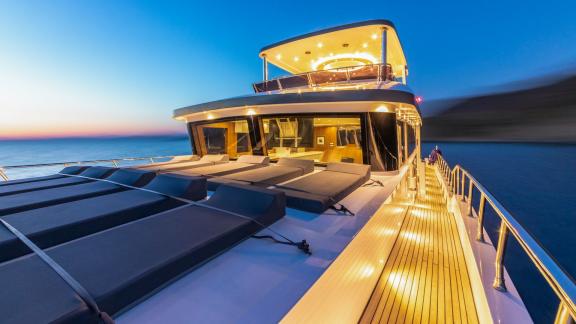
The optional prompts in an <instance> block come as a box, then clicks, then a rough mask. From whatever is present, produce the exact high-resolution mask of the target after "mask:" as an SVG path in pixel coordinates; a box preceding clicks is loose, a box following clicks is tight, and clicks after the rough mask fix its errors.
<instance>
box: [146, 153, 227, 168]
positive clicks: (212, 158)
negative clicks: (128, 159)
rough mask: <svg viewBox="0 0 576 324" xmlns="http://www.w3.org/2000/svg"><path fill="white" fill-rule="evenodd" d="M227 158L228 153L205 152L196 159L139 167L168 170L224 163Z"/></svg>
mask: <svg viewBox="0 0 576 324" xmlns="http://www.w3.org/2000/svg"><path fill="white" fill-rule="evenodd" d="M228 160H229V157H228V154H207V155H204V156H203V157H202V158H201V159H200V160H197V161H181V162H176V163H173V164H167V165H158V166H150V167H141V168H140V169H142V170H150V171H156V172H169V171H176V170H183V169H191V168H200V167H206V166H211V165H215V164H220V163H226V162H228Z"/></svg>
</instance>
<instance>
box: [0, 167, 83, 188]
mask: <svg viewBox="0 0 576 324" xmlns="http://www.w3.org/2000/svg"><path fill="white" fill-rule="evenodd" d="M86 168H88V166H76V165H75V166H69V167H65V168H64V169H62V170H61V171H60V172H58V173H57V174H52V175H47V176H43V177H33V178H25V179H17V180H9V181H2V182H0V188H1V187H3V186H9V185H14V184H22V183H28V182H36V181H45V180H52V179H60V178H64V174H79V173H80V172H82V171H84V170H85V169H86Z"/></svg>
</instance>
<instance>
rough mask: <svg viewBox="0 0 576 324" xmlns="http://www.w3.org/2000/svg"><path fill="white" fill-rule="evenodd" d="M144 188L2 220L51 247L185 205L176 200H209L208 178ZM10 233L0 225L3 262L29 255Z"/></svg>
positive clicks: (164, 180) (167, 178)
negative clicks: (206, 198) (207, 190)
mask: <svg viewBox="0 0 576 324" xmlns="http://www.w3.org/2000/svg"><path fill="white" fill-rule="evenodd" d="M143 189H149V190H153V191H156V192H160V193H161V194H160V193H154V192H150V191H144V190H137V189H136V190H127V191H123V192H117V193H113V194H108V195H103V196H98V197H93V198H87V199H82V200H78V201H73V202H68V203H63V204H59V205H55V206H50V207H44V208H38V209H33V210H28V211H25V212H21V213H15V214H10V215H7V216H3V217H2V219H3V220H4V221H6V222H8V223H9V224H10V225H12V226H14V227H15V228H17V229H18V230H19V231H20V232H22V233H23V234H24V235H26V236H27V237H28V238H30V239H32V240H33V241H34V242H35V243H36V245H38V246H39V247H40V248H47V247H51V246H54V245H57V244H61V243H64V242H68V241H71V240H73V239H76V238H79V237H82V236H85V235H89V234H92V233H97V232H100V231H103V230H105V229H108V228H112V227H114V226H118V225H120V224H124V223H128V222H131V221H133V220H136V219H140V218H144V217H147V216H150V215H153V214H156V213H159V212H162V211H165V210H168V209H171V208H175V207H178V206H181V205H183V204H184V202H182V201H180V200H178V199H176V198H174V197H177V198H183V199H187V200H194V201H195V200H200V199H203V198H204V197H206V179H205V178H200V177H196V178H193V177H189V178H184V177H178V176H172V175H161V176H158V177H156V178H154V180H152V181H151V182H150V183H149V184H148V185H147V186H145V187H143ZM29 252H30V251H29V249H28V248H27V247H26V245H24V244H23V243H22V242H21V241H20V240H18V239H17V238H16V237H15V236H14V235H13V234H12V233H11V232H10V231H8V230H7V229H6V228H4V227H2V226H0V262H3V261H6V260H10V259H13V258H16V257H19V256H22V255H24V254H27V253H29Z"/></svg>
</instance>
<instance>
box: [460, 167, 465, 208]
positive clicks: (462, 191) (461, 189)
mask: <svg viewBox="0 0 576 324" xmlns="http://www.w3.org/2000/svg"><path fill="white" fill-rule="evenodd" d="M460 172H461V173H462V180H461V181H462V185H461V186H460V200H462V201H464V195H465V192H464V184H465V183H466V175H465V174H464V169H460Z"/></svg>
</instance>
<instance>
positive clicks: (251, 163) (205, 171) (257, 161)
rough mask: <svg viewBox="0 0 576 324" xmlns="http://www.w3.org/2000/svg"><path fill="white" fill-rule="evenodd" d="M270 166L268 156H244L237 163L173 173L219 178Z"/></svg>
mask: <svg viewBox="0 0 576 324" xmlns="http://www.w3.org/2000/svg"><path fill="white" fill-rule="evenodd" d="M269 164H270V159H269V158H268V157H267V156H254V155H243V156H241V157H239V158H238V160H237V161H235V162H228V163H220V164H216V165H211V166H205V167H200V168H192V169H182V170H177V171H172V172H175V173H177V174H184V175H185V174H191V175H203V176H208V177H219V176H224V175H227V174H232V173H237V172H242V171H247V170H252V169H256V168H262V167H265V166H268V165H269Z"/></svg>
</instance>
